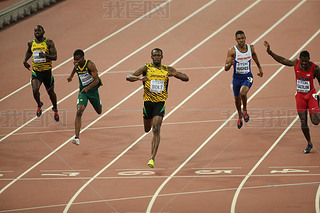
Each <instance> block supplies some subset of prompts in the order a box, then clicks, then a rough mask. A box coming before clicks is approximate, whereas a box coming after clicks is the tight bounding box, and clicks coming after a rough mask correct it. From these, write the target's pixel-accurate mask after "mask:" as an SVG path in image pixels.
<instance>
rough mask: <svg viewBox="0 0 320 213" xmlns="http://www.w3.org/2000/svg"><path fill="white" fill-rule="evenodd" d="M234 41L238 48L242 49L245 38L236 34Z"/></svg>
mask: <svg viewBox="0 0 320 213" xmlns="http://www.w3.org/2000/svg"><path fill="white" fill-rule="evenodd" d="M236 41H237V43H238V46H239V47H244V46H245V44H246V36H245V35H244V34H238V35H237V36H236Z"/></svg>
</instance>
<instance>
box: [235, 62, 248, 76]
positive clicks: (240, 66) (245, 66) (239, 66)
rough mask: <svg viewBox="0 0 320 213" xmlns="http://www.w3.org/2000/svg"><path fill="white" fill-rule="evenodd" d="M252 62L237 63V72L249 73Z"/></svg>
mask: <svg viewBox="0 0 320 213" xmlns="http://www.w3.org/2000/svg"><path fill="white" fill-rule="evenodd" d="M249 66H250V64H249V63H248V62H244V63H237V67H236V73H237V74H247V73H249V72H250V69H249Z"/></svg>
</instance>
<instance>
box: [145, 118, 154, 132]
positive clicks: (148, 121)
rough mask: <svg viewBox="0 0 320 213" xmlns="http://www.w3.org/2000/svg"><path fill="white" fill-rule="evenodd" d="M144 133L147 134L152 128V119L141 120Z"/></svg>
mask: <svg viewBox="0 0 320 213" xmlns="http://www.w3.org/2000/svg"><path fill="white" fill-rule="evenodd" d="M143 126H144V131H145V132H149V131H150V129H151V127H152V119H143Z"/></svg>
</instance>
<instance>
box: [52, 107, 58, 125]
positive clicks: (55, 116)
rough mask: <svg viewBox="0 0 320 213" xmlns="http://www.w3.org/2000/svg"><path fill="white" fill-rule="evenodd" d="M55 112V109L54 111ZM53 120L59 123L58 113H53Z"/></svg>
mask: <svg viewBox="0 0 320 213" xmlns="http://www.w3.org/2000/svg"><path fill="white" fill-rule="evenodd" d="M52 110H53V109H52ZM53 118H54V120H55V121H56V122H59V114H58V112H56V111H53Z"/></svg>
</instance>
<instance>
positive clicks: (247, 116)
mask: <svg viewBox="0 0 320 213" xmlns="http://www.w3.org/2000/svg"><path fill="white" fill-rule="evenodd" d="M242 115H243V119H244V121H245V122H246V123H247V122H248V121H249V118H250V117H249V114H248V112H247V110H243V113H242Z"/></svg>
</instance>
